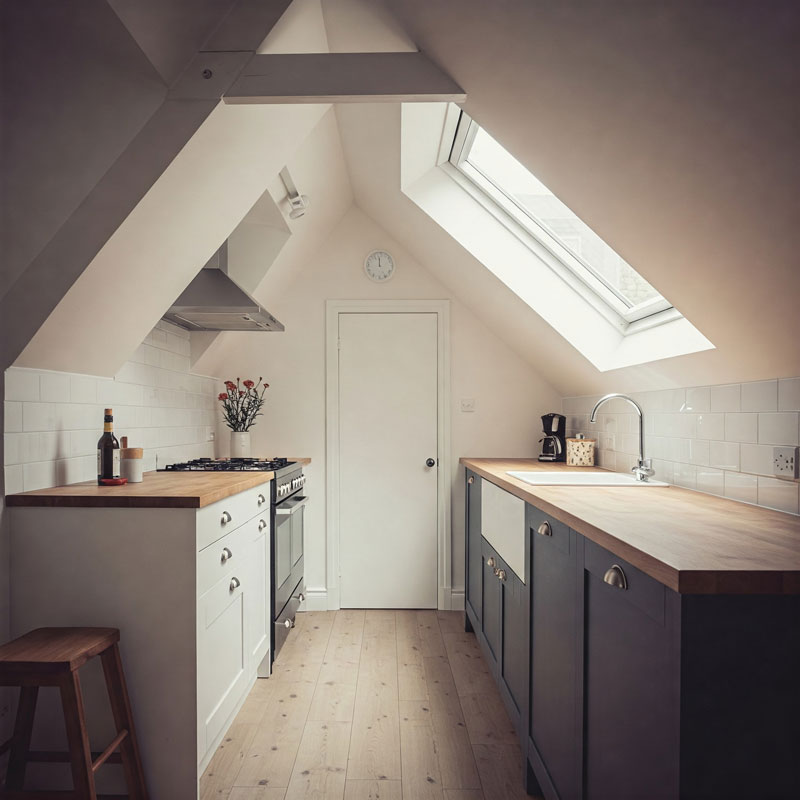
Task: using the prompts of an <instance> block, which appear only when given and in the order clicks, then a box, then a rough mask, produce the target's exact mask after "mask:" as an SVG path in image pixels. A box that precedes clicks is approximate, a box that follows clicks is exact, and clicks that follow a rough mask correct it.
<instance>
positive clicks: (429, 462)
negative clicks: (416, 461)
mask: <svg viewBox="0 0 800 800" xmlns="http://www.w3.org/2000/svg"><path fill="white" fill-rule="evenodd" d="M425 466H426V467H435V466H436V459H435V458H429V459H427V460H426V461H425Z"/></svg>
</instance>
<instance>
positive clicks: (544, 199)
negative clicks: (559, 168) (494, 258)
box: [466, 126, 661, 307]
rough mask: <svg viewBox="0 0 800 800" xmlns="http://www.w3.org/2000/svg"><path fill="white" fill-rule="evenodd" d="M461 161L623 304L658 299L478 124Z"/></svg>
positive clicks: (633, 305)
mask: <svg viewBox="0 0 800 800" xmlns="http://www.w3.org/2000/svg"><path fill="white" fill-rule="evenodd" d="M476 128H477V126H476ZM466 160H467V162H468V163H469V164H471V165H472V166H473V167H474V168H475V169H477V170H478V171H479V172H480V173H482V174H483V175H484V177H486V178H487V179H488V180H489V181H491V182H492V183H493V184H494V185H495V186H496V187H497V188H498V189H500V191H502V192H503V193H504V194H505V195H507V196H508V197H510V198H511V199H512V200H514V201H515V202H516V203H517V204H518V205H519V206H521V207H522V208H523V210H524V211H525V212H526V213H527V214H528V215H529V216H531V217H532V218H533V219H534V220H535V221H536V222H538V223H539V225H541V226H542V227H543V228H545V229H546V230H547V231H549V232H550V233H551V234H552V236H553V237H554V238H555V239H557V240H558V241H559V242H560V243H561V244H562V245H564V246H565V247H566V248H567V249H568V250H570V251H571V252H572V253H573V254H574V255H575V256H576V257H577V258H578V259H579V260H580V261H581V262H582V263H583V264H584V265H586V267H587V269H589V270H591V271H592V272H593V273H594V274H595V276H596V277H597V278H599V279H600V280H601V281H603V283H605V284H606V286H608V287H609V288H610V289H611V290H612V291H613V292H614V293H615V294H616V295H617V296H618V297H619V298H620V300H622V301H623V302H624V303H625V304H626V305H627V306H628V307H635V306H638V305H640V304H642V303H646V302H648V301H650V300H654V299H656V298H660V297H661V295H660V294H659V293H658V291H657V290H656V289H654V288H653V287H652V286H651V285H650V284H649V283H648V282H647V281H646V280H645V279H644V278H643V277H642V276H641V275H639V273H637V272H636V270H634V269H633V267H632V266H631V265H630V264H628V263H627V262H626V261H625V260H624V259H623V258H622V257H621V256H620V255H618V254H617V253H616V252H615V251H614V250H613V249H612V248H611V247H609V246H608V245H607V244H606V243H605V242H604V241H603V240H602V239H601V238H600V237H599V236H598V235H597V234H596V233H595V232H594V231H593V230H592V229H591V228H590V227H589V226H588V225H587V224H586V223H585V222H583V221H582V220H581V219H579V218H578V217H577V216H576V215H575V214H574V213H573V212H572V211H570V210H569V209H568V208H567V207H566V206H565V205H564V203H562V202H561V201H560V200H559V199H558V198H557V197H556V196H555V195H554V194H553V193H552V192H551V191H550V190H549V189H548V188H547V187H546V186H545V185H544V184H543V183H542V182H541V181H540V180H538V179H537V178H536V177H535V176H534V175H532V174H531V173H530V172H529V171H528V170H527V169H526V168H525V167H524V166H523V165H522V164H520V162H519V161H517V159H515V158H514V156H512V155H511V154H510V153H509V152H508V151H507V150H505V149H504V148H503V147H502V146H501V145H499V144H498V143H497V142H496V141H495V140H494V139H493V138H492V137H491V136H489V134H488V133H486V131H484V130H483V129H482V128H477V132H476V134H475V138H474V139H473V141H472V145H471V147H470V149H469V154H468V155H467V159H466Z"/></svg>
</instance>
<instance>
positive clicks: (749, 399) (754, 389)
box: [742, 380, 778, 411]
mask: <svg viewBox="0 0 800 800" xmlns="http://www.w3.org/2000/svg"><path fill="white" fill-rule="evenodd" d="M777 410H778V381H776V380H775V381H755V382H754V383H743V384H742V411H777Z"/></svg>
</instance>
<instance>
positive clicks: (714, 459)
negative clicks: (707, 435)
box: [708, 442, 739, 470]
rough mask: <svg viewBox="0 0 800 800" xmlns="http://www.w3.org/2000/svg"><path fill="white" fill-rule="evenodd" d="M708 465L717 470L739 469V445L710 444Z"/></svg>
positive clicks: (733, 443) (727, 443)
mask: <svg viewBox="0 0 800 800" xmlns="http://www.w3.org/2000/svg"><path fill="white" fill-rule="evenodd" d="M708 463H709V466H711V467H716V468H717V469H728V470H738V469H739V444H738V443H736V442H710V444H709V457H708Z"/></svg>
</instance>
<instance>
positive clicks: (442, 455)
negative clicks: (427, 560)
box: [325, 300, 452, 611]
mask: <svg viewBox="0 0 800 800" xmlns="http://www.w3.org/2000/svg"><path fill="white" fill-rule="evenodd" d="M340 314H436V333H437V348H438V353H437V355H438V359H437V361H438V365H437V367H438V380H437V387H438V388H437V420H436V422H437V428H438V431H437V450H438V460H439V465H438V470H437V491H436V495H437V514H436V527H437V539H438V542H437V553H438V565H437V570H436V574H437V576H438V582H439V586H438V597H439V600H438V608H439V609H442V610H445V611H449V610H450V609H451V608H452V585H451V578H450V575H451V563H450V562H451V551H452V542H451V536H450V301H449V300H327V301H326V303H325V383H326V387H325V429H326V434H325V435H326V444H327V447H326V456H325V467H326V475H327V479H326V489H325V492H326V499H327V509H326V530H327V607H328V609H330V610H334V609H338V608H339V601H340V590H339V577H340V576H339V530H340V526H339V489H340V482H339V481H340V475H339V315H340Z"/></svg>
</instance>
